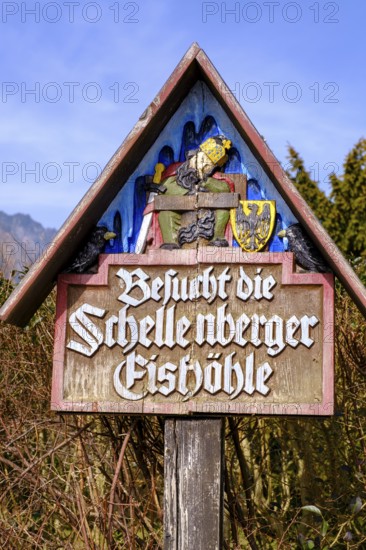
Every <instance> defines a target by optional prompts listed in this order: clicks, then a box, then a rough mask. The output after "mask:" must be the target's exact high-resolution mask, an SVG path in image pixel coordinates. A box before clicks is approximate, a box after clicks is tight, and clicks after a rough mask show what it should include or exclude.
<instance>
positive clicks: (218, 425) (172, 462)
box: [164, 418, 224, 550]
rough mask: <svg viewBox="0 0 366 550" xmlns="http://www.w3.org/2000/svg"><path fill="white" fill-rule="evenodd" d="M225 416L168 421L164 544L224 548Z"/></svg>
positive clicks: (181, 549) (172, 548) (170, 548)
mask: <svg viewBox="0 0 366 550" xmlns="http://www.w3.org/2000/svg"><path fill="white" fill-rule="evenodd" d="M223 452H224V421H223V419H221V418H215V419H203V418H202V419H190V418H185V419H183V420H177V419H169V420H166V422H165V472H164V474H165V475H164V478H165V490H164V529H165V531H164V549H165V550H193V549H194V550H219V549H221V548H222V522H223Z"/></svg>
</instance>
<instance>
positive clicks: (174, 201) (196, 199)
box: [154, 193, 239, 212]
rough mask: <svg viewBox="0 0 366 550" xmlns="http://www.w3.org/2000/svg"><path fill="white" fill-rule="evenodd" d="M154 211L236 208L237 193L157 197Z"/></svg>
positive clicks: (237, 202) (237, 201) (237, 203)
mask: <svg viewBox="0 0 366 550" xmlns="http://www.w3.org/2000/svg"><path fill="white" fill-rule="evenodd" d="M154 202H155V206H154V208H155V210H157V211H161V210H175V211H177V212H183V211H186V210H187V211H189V210H195V209H196V208H212V209H214V208H236V207H237V206H238V205H239V195H238V193H197V195H183V196H179V195H178V196H177V195H175V196H174V195H171V196H165V195H158V196H157V197H155V199H154Z"/></svg>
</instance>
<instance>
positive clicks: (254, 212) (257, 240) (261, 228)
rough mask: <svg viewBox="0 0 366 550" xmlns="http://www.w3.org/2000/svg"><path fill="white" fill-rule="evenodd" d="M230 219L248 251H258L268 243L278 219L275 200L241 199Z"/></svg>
mask: <svg viewBox="0 0 366 550" xmlns="http://www.w3.org/2000/svg"><path fill="white" fill-rule="evenodd" d="M230 221H231V226H232V230H233V233H234V236H235V238H236V240H237V241H238V243H239V244H240V246H241V247H242V249H243V250H245V251H246V252H258V251H259V250H262V249H263V248H264V247H265V245H266V244H267V242H268V240H269V238H270V236H271V235H272V232H273V229H274V226H275V221H276V202H275V201H255V200H251V201H239V206H238V208H236V209H234V208H233V209H232V210H231V213H230Z"/></svg>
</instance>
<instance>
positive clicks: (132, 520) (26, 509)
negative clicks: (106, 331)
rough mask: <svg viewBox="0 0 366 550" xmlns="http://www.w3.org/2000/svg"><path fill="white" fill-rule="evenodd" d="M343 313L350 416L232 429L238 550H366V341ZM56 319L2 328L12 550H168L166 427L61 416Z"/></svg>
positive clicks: (244, 421)
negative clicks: (53, 406) (56, 394)
mask: <svg viewBox="0 0 366 550" xmlns="http://www.w3.org/2000/svg"><path fill="white" fill-rule="evenodd" d="M10 290H11V289H10V286H9V283H8V282H6V281H5V280H3V279H2V280H1V283H0V302H1V303H2V302H3V301H4V300H5V298H6V296H7V295H8V294H9V292H10ZM337 306H338V307H337V319H336V321H337V322H336V351H337V367H336V368H337V373H336V396H337V407H336V410H337V414H336V415H335V416H334V417H332V418H329V419H325V420H324V419H316V418H309V419H293V418H277V419H274V418H272V419H268V418H261V417H246V418H228V419H227V421H226V426H227V432H226V468H225V509H226V517H225V541H226V542H225V547H226V548H231V549H234V548H251V549H263V550H264V549H295V548H299V549H305V548H306V549H311V548H322V549H324V550H325V549H328V548H334V549H341V548H349V549H355V548H366V517H365V505H364V502H365V483H366V438H365V429H366V422H365V411H366V405H365V397H366V387H365V386H366V336H365V331H364V321H363V319H362V317H361V315H360V314H359V313H358V312H357V310H356V309H355V307H354V306H353V304H352V303H351V302H350V300H349V298H348V297H347V296H346V295H345V294H344V292H343V291H341V290H338V297H337ZM53 319H54V296H53V295H51V296H50V297H49V299H48V300H47V301H46V303H45V304H44V305H43V306H42V308H41V309H40V310H39V312H38V313H37V315H36V316H35V317H34V318H33V320H32V322H31V323H30V325H29V326H28V327H27V328H26V329H25V330H21V329H17V328H15V327H11V326H9V325H4V324H2V325H0V346H1V385H0V392H1V395H0V481H1V491H0V547H1V548H4V549H7V550H8V549H18V548H19V549H70V550H71V549H72V550H74V549H84V548H85V549H90V550H106V549H124V548H126V549H149V548H150V549H153V548H162V539H163V533H162V514H163V511H162V496H163V420H162V419H161V418H156V417H151V418H146V417H145V418H141V417H136V418H128V417H123V416H118V415H108V416H107V415H105V416H82V415H62V416H59V415H56V414H54V413H51V412H50V411H49V400H50V382H51V362H52V346H53ZM304 506H305V507H308V506H313V508H305V509H304Z"/></svg>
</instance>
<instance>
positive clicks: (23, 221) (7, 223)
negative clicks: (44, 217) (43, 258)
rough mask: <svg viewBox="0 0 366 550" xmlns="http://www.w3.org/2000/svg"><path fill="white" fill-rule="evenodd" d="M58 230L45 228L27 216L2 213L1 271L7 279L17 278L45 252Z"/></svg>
mask: <svg viewBox="0 0 366 550" xmlns="http://www.w3.org/2000/svg"><path fill="white" fill-rule="evenodd" d="M55 235H56V229H49V228H47V229H46V228H44V227H43V226H42V225H41V224H40V223H38V222H36V221H34V220H33V219H32V218H31V217H30V216H29V215H27V214H14V215H13V216H10V215H8V214H5V212H1V211H0V271H1V272H2V273H3V275H4V276H5V277H7V278H10V277H13V278H17V276H16V274H15V275H14V272H16V271H23V270H24V268H25V267H29V266H30V265H32V264H33V263H34V262H35V260H36V259H37V258H38V257H39V256H40V255H41V254H42V253H44V252H45V250H46V248H47V246H48V245H49V244H50V243H51V242H52V240H53V238H54V236H55Z"/></svg>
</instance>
